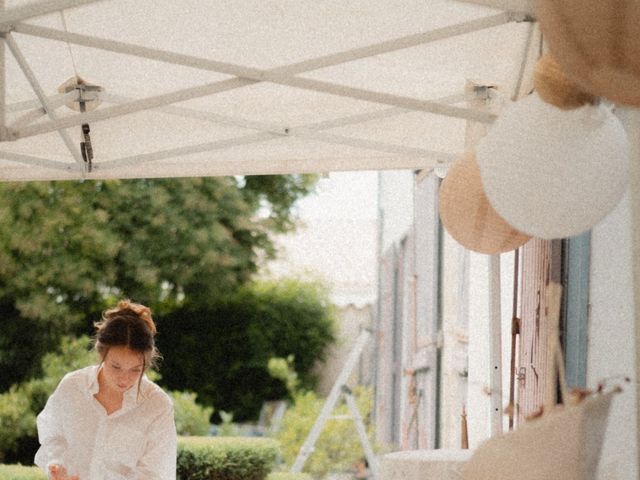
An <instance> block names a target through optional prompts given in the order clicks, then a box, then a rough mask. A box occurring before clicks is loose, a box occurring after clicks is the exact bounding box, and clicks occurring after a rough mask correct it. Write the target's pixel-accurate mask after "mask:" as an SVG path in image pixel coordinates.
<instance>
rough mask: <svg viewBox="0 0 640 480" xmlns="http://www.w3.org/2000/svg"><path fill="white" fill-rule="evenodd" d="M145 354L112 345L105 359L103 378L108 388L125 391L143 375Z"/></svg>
mask: <svg viewBox="0 0 640 480" xmlns="http://www.w3.org/2000/svg"><path fill="white" fill-rule="evenodd" d="M143 370H144V355H143V354H142V353H139V352H135V351H133V350H131V349H130V348H127V347H111V348H109V350H108V351H107V353H106V355H105V356H104V359H103V364H102V372H103V379H104V381H105V383H106V385H107V387H108V388H110V389H113V390H115V391H116V392H120V393H124V392H126V391H127V390H129V389H130V388H131V387H132V386H133V385H134V384H136V383H137V382H138V379H139V378H140V376H141V375H142V372H143Z"/></svg>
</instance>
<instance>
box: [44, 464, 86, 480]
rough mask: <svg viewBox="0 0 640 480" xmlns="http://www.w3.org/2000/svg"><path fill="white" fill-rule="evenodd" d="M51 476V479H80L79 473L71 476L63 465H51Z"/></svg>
mask: <svg viewBox="0 0 640 480" xmlns="http://www.w3.org/2000/svg"><path fill="white" fill-rule="evenodd" d="M49 478H50V479H51V480H80V479H79V478H78V476H77V475H71V476H69V475H68V474H67V469H66V468H64V467H63V466H62V465H49Z"/></svg>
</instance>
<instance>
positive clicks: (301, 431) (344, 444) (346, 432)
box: [275, 387, 373, 477]
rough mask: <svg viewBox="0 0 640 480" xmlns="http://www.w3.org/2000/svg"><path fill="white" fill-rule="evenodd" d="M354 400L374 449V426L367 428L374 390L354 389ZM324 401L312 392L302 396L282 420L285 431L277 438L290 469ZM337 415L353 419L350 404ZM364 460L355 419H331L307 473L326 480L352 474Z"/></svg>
mask: <svg viewBox="0 0 640 480" xmlns="http://www.w3.org/2000/svg"><path fill="white" fill-rule="evenodd" d="M354 397H355V399H356V404H357V405H358V410H359V412H360V415H361V416H362V418H363V420H364V422H365V426H366V427H367V430H368V433H369V439H370V441H371V443H372V445H373V432H372V426H371V425H367V424H368V419H369V416H370V413H371V408H372V404H373V399H372V398H373V396H372V393H371V390H370V389H368V388H364V387H357V388H355V389H354ZM323 404H324V399H322V398H318V397H317V395H316V394H315V393H313V392H311V391H308V392H299V393H297V394H296V395H295V397H294V405H293V406H292V407H289V409H288V410H287V412H286V413H285V415H284V418H283V420H282V425H281V428H280V430H279V431H278V432H276V434H275V438H276V440H278V441H279V442H280V447H281V451H282V459H283V460H284V462H285V464H286V465H288V466H291V465H293V462H294V461H295V459H296V457H297V455H298V453H299V452H300V449H301V448H302V444H303V443H304V441H305V440H306V438H307V436H308V435H309V432H310V431H311V427H312V426H313V424H314V423H315V421H316V418H317V417H318V414H319V413H320V410H321V409H322V405H323ZM333 414H334V415H342V416H344V415H349V414H350V412H349V409H348V408H347V406H346V404H344V403H342V404H340V405H338V406H337V407H336V408H335V409H334V411H333ZM362 458H364V452H363V449H362V445H361V443H360V438H359V437H358V433H357V430H356V426H355V423H354V422H353V420H352V419H346V418H339V419H332V418H330V419H328V420H327V421H326V423H325V424H324V428H323V429H322V433H321V434H320V437H319V438H318V440H317V441H316V444H315V449H314V450H313V453H312V454H311V456H309V458H308V459H307V461H306V463H305V465H304V471H305V472H308V473H310V474H312V475H313V476H314V477H323V476H324V475H326V474H328V473H330V472H334V471H338V472H340V471H348V470H352V469H353V468H354V467H355V466H356V464H357V463H358V462H359V461H361V460H362Z"/></svg>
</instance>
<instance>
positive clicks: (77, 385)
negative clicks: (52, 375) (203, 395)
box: [35, 300, 176, 480]
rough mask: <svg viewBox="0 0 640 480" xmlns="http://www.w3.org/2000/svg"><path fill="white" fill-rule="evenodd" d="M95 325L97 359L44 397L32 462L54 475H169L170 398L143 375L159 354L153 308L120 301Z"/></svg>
mask: <svg viewBox="0 0 640 480" xmlns="http://www.w3.org/2000/svg"><path fill="white" fill-rule="evenodd" d="M96 328H97V333H96V338H95V349H96V351H97V352H98V355H99V357H100V360H101V361H100V363H99V364H98V365H93V366H90V367H86V368H83V369H80V370H76V371H75V372H71V373H68V374H67V375H66V376H65V377H64V378H63V379H62V381H61V382H60V384H59V385H58V387H57V388H56V391H55V392H54V393H53V394H52V395H51V397H49V399H48V401H47V404H46V406H45V408H44V410H43V411H42V412H41V413H40V414H39V415H38V422H37V423H38V437H39V440H40V444H41V446H40V449H39V450H38V452H37V453H36V458H35V463H36V464H37V465H38V466H40V467H41V468H43V469H44V470H45V471H46V472H47V473H48V475H49V478H50V479H52V480H125V479H131V480H134V479H135V480H143V479H144V480H175V478H176V429H175V422H174V416H173V404H172V402H171V399H170V397H169V396H168V395H167V394H166V393H164V392H163V391H162V390H161V389H160V387H158V386H157V385H156V384H154V383H153V382H151V381H150V380H149V379H148V378H147V377H146V375H144V372H145V370H146V369H147V368H149V367H150V366H153V365H155V362H156V360H157V358H158V356H159V353H158V351H157V350H156V347H155V343H154V336H155V333H156V327H155V324H154V323H153V319H152V318H151V310H149V308H147V307H145V306H144V305H140V304H136V303H132V302H130V301H129V300H123V301H120V302H119V303H118V305H117V306H116V307H115V308H113V309H111V310H107V311H105V312H104V313H103V315H102V321H101V322H99V323H97V324H96Z"/></svg>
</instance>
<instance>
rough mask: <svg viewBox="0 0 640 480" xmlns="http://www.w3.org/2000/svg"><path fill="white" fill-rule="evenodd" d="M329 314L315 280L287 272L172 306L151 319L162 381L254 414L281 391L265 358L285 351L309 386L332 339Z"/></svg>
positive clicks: (220, 407)
mask: <svg viewBox="0 0 640 480" xmlns="http://www.w3.org/2000/svg"><path fill="white" fill-rule="evenodd" d="M334 314H335V312H334V310H333V307H332V306H331V304H330V301H329V297H328V294H327V291H326V289H325V288H324V287H323V286H322V285H320V284H319V283H311V282H302V281H298V280H291V279H289V280H279V281H277V282H276V281H261V282H256V283H253V284H251V285H248V286H245V287H243V288H241V289H239V290H238V291H237V292H235V293H234V294H232V295H228V296H226V297H224V298H219V299H214V300H212V302H211V304H210V305H209V306H207V308H206V309H204V308H200V309H193V308H191V307H189V306H186V307H184V308H182V309H179V310H176V311H174V312H172V313H171V314H169V315H166V316H163V317H159V318H158V330H159V331H161V332H162V336H161V337H160V336H159V337H158V347H159V348H160V351H162V352H163V354H164V358H165V359H164V362H163V366H162V384H163V385H164V386H165V387H166V388H167V389H169V390H191V389H193V390H195V392H196V393H197V394H198V398H199V399H200V401H201V402H202V403H203V404H205V405H213V406H215V408H216V410H217V412H218V414H219V412H221V411H226V412H233V414H234V419H235V421H238V422H245V421H247V420H255V419H257V417H258V414H259V412H260V408H261V407H262V404H263V403H264V402H265V401H268V400H280V399H282V398H286V397H287V395H288V392H287V388H286V386H285V384H284V383H283V381H282V380H280V379H276V378H273V377H272V376H271V375H269V372H268V369H267V364H268V362H269V359H270V358H273V357H280V358H287V357H288V356H289V355H292V356H293V359H294V363H295V365H294V367H295V371H296V372H298V375H299V378H298V380H299V382H300V386H301V387H302V388H307V389H311V388H312V387H313V386H314V384H315V377H314V374H313V367H314V365H315V364H316V362H317V361H318V360H320V361H321V360H323V359H324V355H325V353H326V349H327V347H328V346H329V345H330V344H331V343H332V342H333V341H334ZM230 385H233V388H229V386H230ZM219 420H220V419H219V418H216V419H215V421H216V422H217V421H219Z"/></svg>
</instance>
